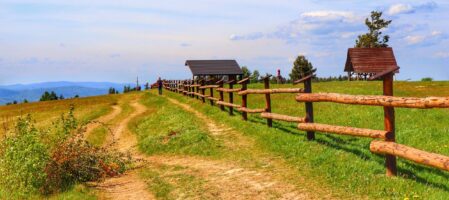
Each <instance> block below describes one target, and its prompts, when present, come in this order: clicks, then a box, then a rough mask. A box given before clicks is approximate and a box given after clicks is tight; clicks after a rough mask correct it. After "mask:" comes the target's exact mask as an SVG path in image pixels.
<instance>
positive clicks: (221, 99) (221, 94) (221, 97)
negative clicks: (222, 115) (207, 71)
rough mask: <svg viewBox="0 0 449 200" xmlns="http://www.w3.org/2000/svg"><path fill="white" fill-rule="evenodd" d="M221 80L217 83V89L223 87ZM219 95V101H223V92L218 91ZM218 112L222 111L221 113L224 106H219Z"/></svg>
mask: <svg viewBox="0 0 449 200" xmlns="http://www.w3.org/2000/svg"><path fill="white" fill-rule="evenodd" d="M223 82H224V81H223V80H220V81H218V82H217V83H218V85H219V86H218V88H224V87H223ZM219 93H220V101H224V94H223V91H220V92H219ZM220 110H222V111H224V106H223V105H220Z"/></svg>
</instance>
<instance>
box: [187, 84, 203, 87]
mask: <svg viewBox="0 0 449 200" xmlns="http://www.w3.org/2000/svg"><path fill="white" fill-rule="evenodd" d="M200 86H201V85H198V84H197V85H190V86H189V87H200Z"/></svg>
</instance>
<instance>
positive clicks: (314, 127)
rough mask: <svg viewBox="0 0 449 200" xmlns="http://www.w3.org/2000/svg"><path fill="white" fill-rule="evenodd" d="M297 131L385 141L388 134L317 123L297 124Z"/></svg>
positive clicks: (379, 131) (386, 132)
mask: <svg viewBox="0 0 449 200" xmlns="http://www.w3.org/2000/svg"><path fill="white" fill-rule="evenodd" d="M298 129H299V130H303V131H319V132H324V133H335V134H340V135H352V136H359V137H369V138H381V139H385V138H386V137H387V135H388V134H390V133H389V132H388V131H381V130H372V129H364V128H354V127H347V126H334V125H327V124H318V123H300V124H298Z"/></svg>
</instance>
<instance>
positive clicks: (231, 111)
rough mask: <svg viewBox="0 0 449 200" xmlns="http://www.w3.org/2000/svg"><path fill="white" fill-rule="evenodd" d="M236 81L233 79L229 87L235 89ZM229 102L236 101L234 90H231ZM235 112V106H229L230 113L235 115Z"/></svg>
mask: <svg viewBox="0 0 449 200" xmlns="http://www.w3.org/2000/svg"><path fill="white" fill-rule="evenodd" d="M234 82H235V80H232V81H230V82H228V83H229V89H233V88H234ZM229 103H231V104H233V103H234V93H233V92H229ZM233 114H234V108H233V107H229V115H233Z"/></svg>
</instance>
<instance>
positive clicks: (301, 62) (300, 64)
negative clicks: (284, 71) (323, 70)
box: [290, 55, 316, 81]
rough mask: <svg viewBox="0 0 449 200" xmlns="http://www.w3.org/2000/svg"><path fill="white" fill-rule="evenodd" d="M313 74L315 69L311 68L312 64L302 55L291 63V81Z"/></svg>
mask: <svg viewBox="0 0 449 200" xmlns="http://www.w3.org/2000/svg"><path fill="white" fill-rule="evenodd" d="M315 72H316V69H315V68H313V65H312V63H310V62H309V61H308V60H307V58H306V57H304V56H303V55H299V56H298V57H297V58H296V60H295V61H294V62H293V69H292V72H291V73H290V79H291V80H292V81H294V80H298V79H301V78H303V77H305V76H308V75H310V74H313V73H315Z"/></svg>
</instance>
